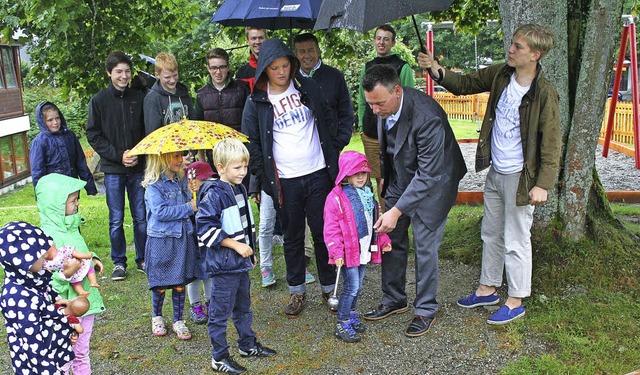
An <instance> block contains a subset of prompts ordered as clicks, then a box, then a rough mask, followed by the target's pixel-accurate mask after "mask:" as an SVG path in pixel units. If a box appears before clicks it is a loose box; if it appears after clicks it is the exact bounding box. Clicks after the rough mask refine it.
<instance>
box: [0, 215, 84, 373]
mask: <svg viewBox="0 0 640 375" xmlns="http://www.w3.org/2000/svg"><path fill="white" fill-rule="evenodd" d="M52 244H53V240H52V239H51V237H49V236H47V235H46V234H45V233H44V232H43V231H42V230H41V229H40V228H38V227H35V226H33V225H31V224H29V223H25V222H11V223H9V224H7V225H5V226H4V227H2V228H1V229H0V265H1V266H2V268H4V287H3V288H2V296H1V297H0V310H1V311H2V314H3V315H4V319H5V321H6V326H7V341H8V342H9V356H10V357H11V364H12V366H13V371H14V372H15V373H16V374H23V373H24V374H61V371H60V368H61V367H62V366H63V365H64V364H65V363H67V362H69V361H71V360H72V359H73V358H74V357H75V356H74V354H73V346H72V345H71V342H70V341H69V337H70V335H71V333H72V329H71V326H70V325H69V323H68V321H67V318H66V317H65V316H64V315H62V314H61V313H59V312H58V310H57V308H56V307H55V306H54V304H53V303H54V301H55V299H56V297H57V296H58V294H57V293H56V292H55V291H54V290H53V289H52V288H51V286H50V282H51V272H49V271H47V270H44V269H42V270H41V271H39V272H37V273H34V272H31V271H30V270H29V269H30V268H31V266H33V264H34V263H35V262H36V261H37V260H38V259H39V258H40V257H42V256H43V255H44V254H45V253H46V252H47V250H48V249H49V248H50V247H51V245H52Z"/></svg>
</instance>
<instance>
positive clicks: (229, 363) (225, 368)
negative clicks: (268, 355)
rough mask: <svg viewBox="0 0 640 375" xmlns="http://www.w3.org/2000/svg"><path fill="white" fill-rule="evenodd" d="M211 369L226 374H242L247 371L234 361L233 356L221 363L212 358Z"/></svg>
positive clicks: (223, 359) (227, 357)
mask: <svg viewBox="0 0 640 375" xmlns="http://www.w3.org/2000/svg"><path fill="white" fill-rule="evenodd" d="M211 367H213V369H214V370H215V371H218V372H224V373H225V374H242V373H243V372H245V371H247V369H246V368H245V367H242V366H240V365H239V364H238V362H236V361H234V360H233V358H231V356H226V357H224V358H222V359H221V360H219V361H216V360H215V358H211Z"/></svg>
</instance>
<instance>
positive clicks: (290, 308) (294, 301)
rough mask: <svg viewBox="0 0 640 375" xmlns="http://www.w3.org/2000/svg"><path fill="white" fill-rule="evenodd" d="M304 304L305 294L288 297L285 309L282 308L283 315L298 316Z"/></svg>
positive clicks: (305, 301)
mask: <svg viewBox="0 0 640 375" xmlns="http://www.w3.org/2000/svg"><path fill="white" fill-rule="evenodd" d="M306 304H307V295H306V294H304V293H303V294H292V295H291V297H289V303H287V307H285V308H284V313H285V314H287V315H300V313H301V312H302V309H303V308H304V306H305V305H306Z"/></svg>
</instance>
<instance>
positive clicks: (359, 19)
mask: <svg viewBox="0 0 640 375" xmlns="http://www.w3.org/2000/svg"><path fill="white" fill-rule="evenodd" d="M452 3H453V0H324V1H323V2H322V6H321V7H320V14H318V19H317V21H316V25H315V27H314V28H313V29H314V30H325V29H326V30H329V31H331V29H334V28H340V29H351V30H356V31H359V32H361V33H365V32H367V31H369V30H371V29H373V28H374V27H378V26H380V25H383V24H385V23H388V22H391V21H395V20H397V19H400V18H404V17H407V16H413V15H414V14H418V13H425V12H433V11H440V10H446V9H447V8H449V7H450V6H451V4H452ZM413 24H414V26H415V27H416V32H417V33H418V39H419V40H420V45H421V47H422V38H420V32H419V31H418V25H417V24H416V21H415V18H414V20H413ZM423 48H424V47H423Z"/></svg>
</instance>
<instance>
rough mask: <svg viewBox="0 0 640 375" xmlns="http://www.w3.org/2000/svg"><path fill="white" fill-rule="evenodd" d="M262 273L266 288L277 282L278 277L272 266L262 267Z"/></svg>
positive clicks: (263, 284) (263, 285)
mask: <svg viewBox="0 0 640 375" xmlns="http://www.w3.org/2000/svg"><path fill="white" fill-rule="evenodd" d="M260 275H261V276H262V287H263V288H266V287H268V286H270V285H273V284H275V283H276V277H275V275H274V274H273V270H272V269H271V268H270V267H264V268H262V269H260Z"/></svg>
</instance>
